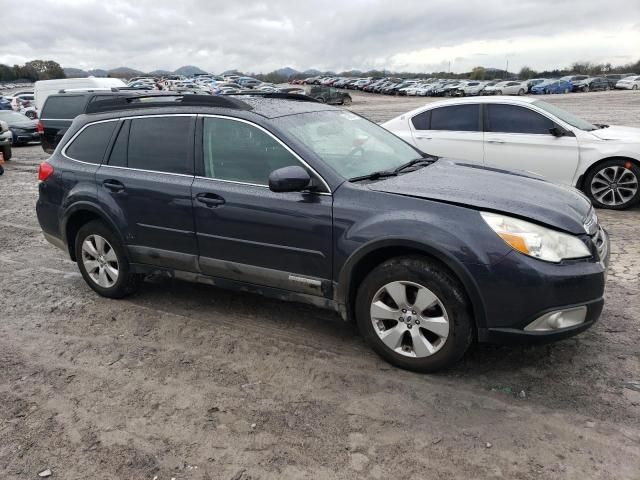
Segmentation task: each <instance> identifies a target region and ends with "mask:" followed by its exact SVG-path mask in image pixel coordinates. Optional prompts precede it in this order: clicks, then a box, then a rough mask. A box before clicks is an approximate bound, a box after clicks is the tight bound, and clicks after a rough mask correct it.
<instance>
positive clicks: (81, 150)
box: [66, 122, 117, 163]
mask: <svg viewBox="0 0 640 480" xmlns="http://www.w3.org/2000/svg"><path fill="white" fill-rule="evenodd" d="M116 124H117V122H103V123H95V124H93V125H89V126H88V127H87V128H85V129H84V130H82V132H81V133H80V134H79V135H78V136H77V137H76V139H75V140H74V141H73V142H72V143H71V145H69V147H67V150H66V154H67V156H68V157H69V158H73V159H74V160H80V161H82V162H87V163H102V158H103V157H104V153H105V151H106V150H107V146H108V145H109V141H110V140H111V135H113V131H114V129H115V128H116Z"/></svg>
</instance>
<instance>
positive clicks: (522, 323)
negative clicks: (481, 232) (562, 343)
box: [471, 231, 610, 344]
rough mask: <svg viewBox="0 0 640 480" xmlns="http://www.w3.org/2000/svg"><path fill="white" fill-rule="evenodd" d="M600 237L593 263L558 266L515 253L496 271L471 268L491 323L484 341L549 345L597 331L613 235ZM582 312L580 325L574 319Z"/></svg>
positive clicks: (482, 328)
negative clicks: (595, 329) (592, 330)
mask: <svg viewBox="0 0 640 480" xmlns="http://www.w3.org/2000/svg"><path fill="white" fill-rule="evenodd" d="M603 232H604V231H603ZM597 238H598V241H599V242H600V243H598V244H594V248H596V249H597V250H596V251H594V256H595V257H596V258H594V259H592V260H589V261H575V262H567V263H565V264H553V263H548V262H542V261H540V260H537V259H535V258H531V257H527V256H526V255H522V254H520V253H518V252H511V253H509V254H508V255H507V256H506V257H504V258H503V259H502V260H501V261H500V262H498V263H497V264H495V265H493V266H490V267H487V266H479V265H476V266H473V267H471V268H472V269H475V272H474V277H475V280H476V282H478V283H477V284H478V285H479V288H480V290H481V295H482V298H483V301H484V312H485V315H486V316H485V319H484V320H485V324H484V325H478V341H480V342H487V343H501V344H522V343H547V342H552V341H557V340H562V339H564V338H567V337H571V336H573V335H576V334H578V333H580V332H583V331H584V330H587V329H588V328H590V327H591V326H593V325H594V324H595V323H596V321H597V320H598V318H599V317H600V314H601V313H602V308H603V305H604V299H603V295H604V288H605V282H606V276H607V268H608V266H609V252H610V249H609V238H608V235H606V233H603V237H601V238H600V237H597ZM594 242H595V238H594ZM496 278H497V279H498V285H497V286H496V280H495V279H496ZM491 279H493V282H491ZM577 310H579V311H581V314H580V315H579V316H578V318H579V321H576V320H575V319H576V317H575V316H574V314H575V312H576V311H577ZM584 310H586V311H584ZM550 314H552V315H550ZM562 315H566V318H565V320H563V317H562ZM550 316H553V319H552V320H551V321H548V318H549V317H550ZM541 324H542V326H541ZM550 325H551V327H550ZM564 325H569V326H566V327H565V326H564ZM563 327H564V328H563Z"/></svg>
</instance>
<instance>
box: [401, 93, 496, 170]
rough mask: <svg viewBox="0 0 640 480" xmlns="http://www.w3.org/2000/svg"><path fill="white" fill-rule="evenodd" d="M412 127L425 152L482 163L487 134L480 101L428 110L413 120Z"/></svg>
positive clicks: (414, 136) (416, 143)
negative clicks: (483, 127) (484, 141)
mask: <svg viewBox="0 0 640 480" xmlns="http://www.w3.org/2000/svg"><path fill="white" fill-rule="evenodd" d="M411 127H412V135H413V139H414V143H415V145H416V146H417V147H418V148H419V149H420V150H422V151H423V152H425V153H428V154H430V155H436V156H438V157H448V158H451V159H455V160H465V161H467V162H471V163H480V164H482V161H483V155H484V152H483V139H484V134H483V132H482V129H481V128H480V105H479V104H477V103H476V104H468V105H451V106H447V107H438V108H434V109H431V110H427V111H425V112H422V113H421V114H418V115H416V116H415V117H413V118H412V119H411Z"/></svg>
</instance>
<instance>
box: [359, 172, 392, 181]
mask: <svg viewBox="0 0 640 480" xmlns="http://www.w3.org/2000/svg"><path fill="white" fill-rule="evenodd" d="M397 175H398V174H397V173H396V172H394V171H393V170H380V171H379V172H372V173H368V174H366V175H360V176H359V177H353V178H350V179H349V181H350V182H360V181H362V180H378V179H379V178H384V177H395V176H397Z"/></svg>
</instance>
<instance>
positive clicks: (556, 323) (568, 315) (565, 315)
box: [524, 306, 587, 332]
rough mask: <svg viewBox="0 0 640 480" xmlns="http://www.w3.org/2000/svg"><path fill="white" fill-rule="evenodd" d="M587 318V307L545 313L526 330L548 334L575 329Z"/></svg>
mask: <svg viewBox="0 0 640 480" xmlns="http://www.w3.org/2000/svg"><path fill="white" fill-rule="evenodd" d="M586 318H587V307H585V306H582V307H575V308H568V309H566V310H556V311H555V312H549V313H545V314H544V315H542V316H541V317H538V318H536V319H535V320H534V321H533V322H531V323H530V324H529V325H527V326H526V327H525V328H524V329H525V330H526V331H529V332H548V331H550V330H559V329H561V328H568V327H574V326H576V325H580V324H581V323H584V321H585V319H586Z"/></svg>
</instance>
